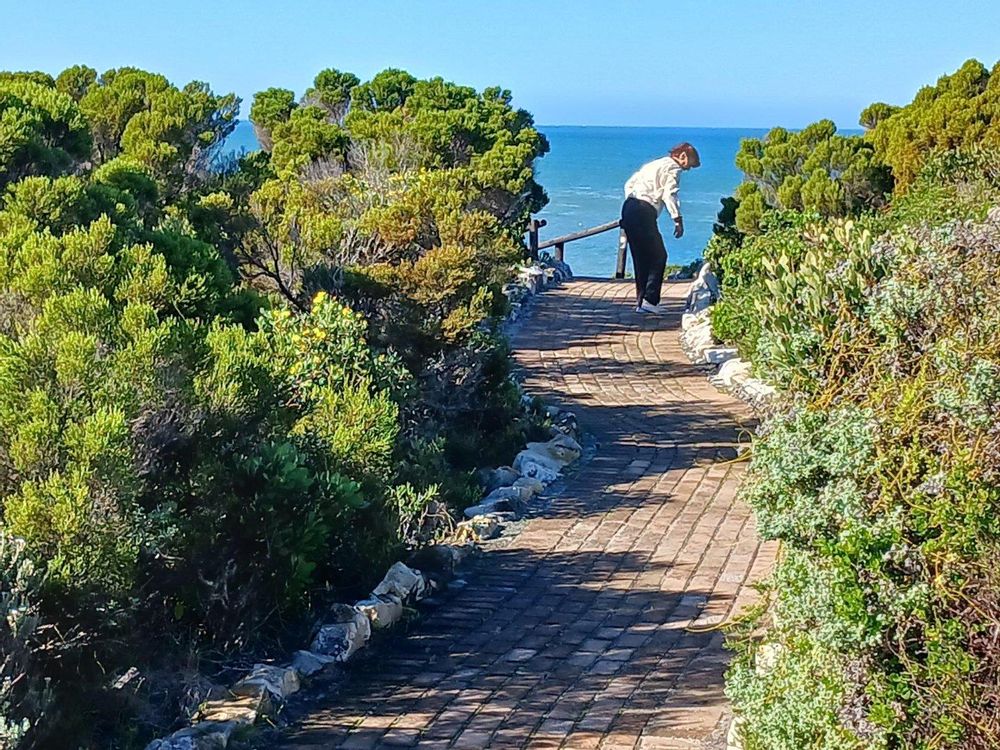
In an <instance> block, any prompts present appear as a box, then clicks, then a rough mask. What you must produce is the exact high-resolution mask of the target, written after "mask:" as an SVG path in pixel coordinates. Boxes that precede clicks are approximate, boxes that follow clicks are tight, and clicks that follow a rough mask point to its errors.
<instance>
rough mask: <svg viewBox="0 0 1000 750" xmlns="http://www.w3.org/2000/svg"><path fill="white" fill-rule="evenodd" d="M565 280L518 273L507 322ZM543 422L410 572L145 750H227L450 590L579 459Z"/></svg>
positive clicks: (566, 415)
mask: <svg viewBox="0 0 1000 750" xmlns="http://www.w3.org/2000/svg"><path fill="white" fill-rule="evenodd" d="M572 277H573V273H572V271H571V270H570V268H569V266H568V265H566V264H565V263H561V262H559V261H555V260H553V259H551V258H549V257H544V258H543V259H542V260H541V261H539V262H538V263H537V264H534V265H530V266H525V267H523V268H521V269H520V271H519V273H518V277H517V279H518V280H517V281H516V282H514V283H511V284H508V285H507V287H505V288H504V294H505V295H507V297H508V299H509V300H510V302H511V310H510V313H509V315H508V317H507V322H508V323H513V322H514V321H516V320H517V319H518V318H519V317H520V316H521V315H522V313H523V311H524V309H525V306H526V305H527V304H528V302H529V301H530V299H531V298H532V297H533V296H534V295H536V294H538V293H540V292H542V291H544V290H545V289H547V288H549V287H551V286H554V285H557V284H559V283H561V282H562V281H564V280H567V279H571V278H572ZM534 403H535V401H534V399H532V398H530V397H528V396H526V395H522V405H523V407H524V408H525V409H526V410H531V409H533V408H534ZM546 416H547V418H548V420H549V421H550V423H551V427H550V433H551V439H549V440H548V441H545V442H535V443H528V445H527V446H526V447H525V448H524V450H522V451H521V452H520V453H518V455H517V457H516V458H515V459H514V461H513V465H512V466H501V467H499V468H496V469H492V470H485V471H482V472H481V478H482V483H483V486H484V490H485V494H484V496H483V498H482V499H481V500H480V501H479V502H478V503H477V504H475V505H473V506H470V507H468V508H466V509H465V511H464V515H465V520H463V521H461V522H459V523H458V524H457V525H456V526H455V529H454V532H453V533H452V534H451V535H450V537H449V538H447V539H446V540H444V541H443V542H441V543H438V544H432V545H429V546H426V547H422V548H419V549H418V550H416V551H415V552H414V553H413V554H412V555H411V556H410V558H409V559H408V563H410V564H407V563H404V562H397V563H395V564H393V565H392V566H391V567H390V568H389V570H388V571H387V572H386V574H385V576H383V578H382V580H381V581H380V582H379V584H378V585H377V586H376V587H375V588H374V590H373V591H372V592H371V594H370V595H369V596H368V597H366V598H364V599H361V600H359V601H356V602H354V603H353V604H334V605H332V606H331V607H330V608H329V609H328V610H327V612H326V615H325V616H324V617H323V618H322V622H323V624H322V625H320V626H319V627H318V628H317V629H316V631H315V634H314V636H313V639H312V641H311V643H310V644H309V647H308V648H307V649H303V650H300V651H296V652H295V653H294V654H292V655H291V656H290V657H289V658H288V659H286V660H285V661H283V662H280V663H277V664H263V663H261V664H255V665H254V666H253V669H251V670H250V671H249V672H248V673H247V674H246V675H244V676H243V677H242V678H241V679H239V680H238V681H237V682H236V683H234V684H233V685H232V686H231V687H230V688H229V689H228V695H227V696H226V697H224V698H221V699H219V700H211V701H207V702H205V703H203V704H202V705H201V706H199V707H198V710H197V711H196V712H195V714H194V715H193V716H192V717H191V724H190V726H188V727H186V728H184V729H181V730H179V731H177V732H174V733H173V734H171V735H170V736H169V737H165V738H163V739H158V740H154V741H153V742H151V743H149V745H147V746H146V750H224V749H225V748H226V747H227V746H228V745H229V741H230V738H231V737H232V735H233V733H234V732H236V731H237V730H238V729H240V728H242V727H249V726H252V725H254V724H255V723H257V721H258V720H260V719H262V718H266V717H270V716H273V715H274V714H275V713H276V712H277V711H278V709H280V707H281V706H282V704H283V703H284V702H285V701H286V700H287V699H288V698H289V696H291V695H293V694H294V693H297V692H298V691H299V690H300V689H301V688H302V686H303V685H304V684H305V683H306V682H307V681H308V680H309V678H310V677H313V676H315V675H317V674H318V673H320V672H322V671H323V670H325V669H327V668H329V667H331V665H335V664H343V663H344V662H347V661H349V660H350V659H351V658H352V657H353V656H354V655H355V654H357V653H358V652H359V651H360V650H362V649H364V648H366V647H367V646H368V644H369V642H370V640H371V636H372V633H373V631H376V630H384V629H387V628H391V627H392V626H393V625H395V624H396V623H397V622H399V621H400V620H401V619H402V617H403V613H404V608H405V607H406V606H408V605H412V604H414V603H416V602H419V601H421V600H422V599H425V598H427V597H429V596H430V595H431V594H433V593H435V592H436V591H439V590H441V589H443V588H445V587H447V585H448V581H449V580H451V578H452V577H453V576H454V573H455V569H456V568H457V567H458V566H459V565H460V564H461V563H462V562H463V561H464V560H465V559H466V558H467V557H468V556H469V555H470V554H472V553H473V552H475V551H476V550H477V549H478V545H479V544H480V543H482V542H484V541H486V540H488V539H492V538H494V537H497V536H499V535H500V534H501V532H502V531H503V527H504V524H506V523H509V522H511V521H514V520H516V519H518V518H520V517H521V516H522V515H523V514H524V512H525V511H526V509H527V507H528V505H529V504H530V503H531V502H532V501H533V500H535V499H536V498H537V497H538V496H539V495H540V494H541V493H542V492H544V490H545V488H546V487H547V486H548V485H550V484H551V483H553V482H555V481H556V480H558V479H559V478H560V477H561V476H562V472H563V470H564V469H565V468H566V467H567V466H568V465H569V464H571V463H573V462H574V461H576V460H577V459H579V458H580V456H581V454H582V448H581V446H580V443H579V442H578V441H579V438H580V433H579V425H578V424H577V420H576V416H575V415H574V414H573V413H572V412H567V411H562V410H560V409H557V408H555V407H549V408H548V410H547V413H546ZM418 564H419V566H420V567H416V566H417V565H418Z"/></svg>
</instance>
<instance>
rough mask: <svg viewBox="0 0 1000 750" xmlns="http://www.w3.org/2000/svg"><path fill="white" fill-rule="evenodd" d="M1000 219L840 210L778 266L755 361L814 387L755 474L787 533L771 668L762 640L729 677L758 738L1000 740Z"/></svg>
mask: <svg viewBox="0 0 1000 750" xmlns="http://www.w3.org/2000/svg"><path fill="white" fill-rule="evenodd" d="M998 222H1000V215H998V214H997V213H995V212H994V213H993V214H991V218H990V219H988V220H987V221H986V222H984V223H974V222H952V223H949V224H945V225H943V226H938V227H936V228H919V229H911V228H899V229H893V230H891V231H890V232H888V233H886V234H883V235H881V236H878V237H874V236H870V235H867V234H865V233H863V232H859V230H858V229H857V228H854V229H851V228H850V225H844V224H838V223H834V224H833V225H832V226H830V227H828V228H826V229H823V230H817V229H811V230H809V231H807V232H803V236H802V239H803V241H804V243H805V245H806V247H807V248H808V249H807V251H806V253H805V254H804V255H803V256H802V259H801V262H800V263H799V264H797V265H793V264H791V263H787V262H784V261H781V262H779V263H778V264H777V265H776V267H775V268H774V269H772V271H771V273H770V276H769V282H770V283H769V285H768V286H769V289H771V291H772V297H771V298H770V300H769V304H768V305H767V307H768V309H769V310H770V312H769V313H768V312H767V310H765V309H764V307H761V308H758V314H759V315H760V317H761V329H762V332H761V335H760V339H759V342H758V346H757V356H756V359H755V365H756V366H757V367H758V369H760V370H761V371H763V372H765V373H766V374H767V375H768V376H769V377H771V378H772V379H774V380H775V381H777V382H781V383H783V384H784V386H785V388H786V389H787V391H788V393H789V394H790V395H791V396H793V397H795V398H796V399H798V400H799V401H800V402H801V406H800V407H798V409H796V410H795V411H794V412H792V413H791V414H789V415H785V416H779V417H778V418H777V419H776V420H774V421H773V422H772V423H771V424H769V425H768V428H767V430H766V432H765V434H764V435H763V436H762V437H761V439H760V440H758V441H757V443H756V444H755V448H754V458H753V462H752V466H751V470H750V473H749V475H748V480H747V483H746V486H745V488H744V491H743V495H744V497H745V498H746V499H747V500H748V501H749V502H750V504H751V505H752V506H753V508H754V510H755V512H756V514H757V517H758V519H759V521H760V523H761V530H762V532H763V533H764V535H765V536H768V537H771V538H779V539H782V540H783V542H784V544H785V549H786V553H785V555H784V556H783V558H782V561H781V562H780V563H779V565H778V567H777V569H776V571H775V573H774V577H773V582H772V584H771V589H772V591H773V592H774V603H773V606H772V613H773V618H774V624H773V625H772V626H771V627H770V628H769V630H768V633H767V640H768V642H769V643H772V644H777V645H776V647H775V648H774V649H772V651H771V654H772V656H773V661H774V665H773V668H772V669H770V670H769V671H768V670H765V671H764V672H763V673H761V672H760V671H759V670H758V669H757V668H756V667H755V666H754V665H755V660H756V659H758V658H759V655H760V653H761V652H760V651H759V649H755V648H754V647H752V646H749V642H747V645H746V646H745V650H744V651H743V655H742V656H741V657H740V658H739V659H738V660H737V662H736V664H735V665H734V667H733V670H732V673H731V677H730V688H729V689H730V692H731V694H732V696H733V699H734V701H735V703H736V707H737V710H738V712H740V713H741V715H742V716H744V718H745V723H744V724H743V725H742V729H741V732H742V734H743V736H744V737H745V739H746V743H747V745H746V746H747V747H761V748H763V747H773V748H793V747H803V746H809V747H830V748H833V747H855V746H856V747H893V746H900V745H902V746H907V747H911V746H912V747H924V746H928V747H929V746H932V744H930V743H936V744H934V745H933V746H941V747H955V748H958V747H962V748H967V747H968V748H978V747H983V748H985V747H991V746H993V745H995V744H996V743H997V742H998V741H1000V733H998V732H997V729H996V726H995V722H994V720H993V719H992V718H990V717H991V715H992V714H991V712H992V711H994V710H995V700H996V698H995V696H996V695H997V686H998V682H997V679H998V678H997V676H998V674H1000V671H998V669H997V656H996V653H995V652H994V651H993V650H991V649H988V648H984V643H983V640H982V639H983V637H984V634H985V633H993V634H995V633H996V622H998V621H1000V620H997V619H996V614H997V609H996V607H997V600H998V594H1000V592H998V591H997V589H996V578H995V576H994V575H993V574H992V573H991V572H989V567H990V566H989V564H988V563H986V561H987V560H989V559H991V557H992V556H993V555H995V554H996V549H997V542H996V540H997V539H998V538H1000V536H998V535H1000V526H997V523H996V520H995V519H996V517H997V516H996V513H997V510H998V509H1000V493H998V491H997V485H996V484H995V478H993V477H994V475H995V474H996V472H995V470H994V468H993V466H994V460H995V459H994V458H992V457H993V456H996V455H1000V443H998V442H997V435H1000V429H998V426H997V416H996V415H997V414H998V413H1000V411H998V407H1000V350H998V349H997V340H998V339H997V336H998V335H1000V317H998V314H997V309H998V303H1000V300H998V299H994V298H995V297H997V293H998V292H997V290H998V287H997V285H996V284H995V279H996V278H1000V267H998V262H997V258H996V252H995V249H996V248H997V247H1000V223H998ZM888 223H889V224H892V223H893V222H892V221H891V220H890V221H889V222H888ZM810 279H811V280H810ZM987 279H992V280H993V281H987ZM765 313H767V314H765ZM973 602H974V603H973ZM987 637H988V636H987ZM817 680H818V681H819V684H821V685H823V686H824V690H823V691H820V692H817V690H816V685H817ZM764 696H766V697H767V699H766V700H764Z"/></svg>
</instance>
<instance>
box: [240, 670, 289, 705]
mask: <svg viewBox="0 0 1000 750" xmlns="http://www.w3.org/2000/svg"><path fill="white" fill-rule="evenodd" d="M259 688H263V689H265V690H267V692H269V693H270V694H271V697H272V698H274V699H275V700H278V701H283V700H284V699H285V698H287V697H288V696H289V695H292V694H293V693H297V692H298V691H299V675H298V673H297V672H296V671H295V670H294V669H289V668H287V667H276V666H273V665H271V664H254V665H253V669H252V670H251V671H250V674H248V675H247V676H246V677H244V678H243V679H242V680H240V681H239V682H237V683H236V684H235V685H233V687H232V692H233V694H234V695H257V690H258V689H259Z"/></svg>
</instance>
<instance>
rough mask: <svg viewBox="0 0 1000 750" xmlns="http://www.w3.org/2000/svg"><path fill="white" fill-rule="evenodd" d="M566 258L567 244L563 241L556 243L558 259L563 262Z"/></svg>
mask: <svg viewBox="0 0 1000 750" xmlns="http://www.w3.org/2000/svg"><path fill="white" fill-rule="evenodd" d="M565 259H566V245H564V244H563V243H562V242H558V243H556V260H558V261H559V262H560V263H562V262H563V261H564V260H565Z"/></svg>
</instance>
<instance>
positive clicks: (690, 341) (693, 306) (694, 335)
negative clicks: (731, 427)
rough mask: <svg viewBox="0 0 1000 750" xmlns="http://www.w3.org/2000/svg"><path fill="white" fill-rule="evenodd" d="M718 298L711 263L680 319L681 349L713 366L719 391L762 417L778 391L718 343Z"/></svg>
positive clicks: (736, 353)
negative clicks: (714, 329)
mask: <svg viewBox="0 0 1000 750" xmlns="http://www.w3.org/2000/svg"><path fill="white" fill-rule="evenodd" d="M718 299H719V282H718V279H717V278H716V277H715V274H714V273H712V270H711V269H710V268H709V266H708V264H707V263H706V264H704V265H703V266H702V267H701V270H700V271H699V273H698V277H697V278H696V279H695V280H694V281H693V282H691V286H690V287H689V289H688V295H687V305H686V310H685V313H684V315H683V316H682V318H681V339H680V340H681V348H682V349H683V350H684V353H685V354H687V356H688V358H689V359H690V360H691V361H692V362H694V363H695V364H699V365H714V366H715V367H716V369H715V370H714V371H713V372H712V373H711V374H710V375H709V378H708V379H709V382H711V383H712V385H714V386H715V387H716V388H719V389H720V390H724V391H726V392H728V393H731V394H732V395H734V396H735V397H736V398H739V399H741V400H742V401H745V402H746V403H747V404H749V405H750V407H751V408H753V409H754V411H756V412H758V413H760V414H763V413H766V412H768V411H769V410H770V408H772V406H773V403H774V400H775V398H776V396H777V391H776V390H775V389H774V387H773V386H771V385H769V384H768V383H765V382H764V381H763V380H761V379H760V378H756V377H754V376H753V375H752V374H751V365H750V363H749V362H747V361H746V360H744V359H740V356H739V351H737V350H736V349H734V348H732V347H727V346H722V345H721V344H719V343H718V342H717V341H716V339H715V336H714V334H713V333H712V319H711V313H710V309H711V305H712V304H713V303H714V302H716V301H717V300H718Z"/></svg>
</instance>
